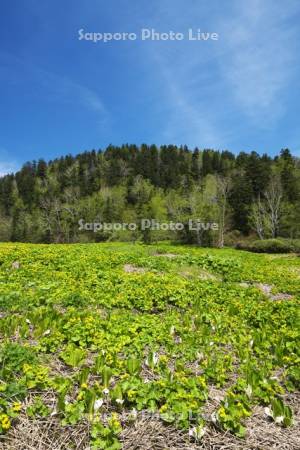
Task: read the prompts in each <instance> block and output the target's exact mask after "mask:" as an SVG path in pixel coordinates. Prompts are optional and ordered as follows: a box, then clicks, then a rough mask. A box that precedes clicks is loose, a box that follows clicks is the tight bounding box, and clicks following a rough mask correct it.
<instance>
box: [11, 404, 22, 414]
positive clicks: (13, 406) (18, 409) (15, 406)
mask: <svg viewBox="0 0 300 450" xmlns="http://www.w3.org/2000/svg"><path fill="white" fill-rule="evenodd" d="M12 409H13V411H15V412H19V411H21V409H22V404H21V403H19V402H15V403H13V405H12Z"/></svg>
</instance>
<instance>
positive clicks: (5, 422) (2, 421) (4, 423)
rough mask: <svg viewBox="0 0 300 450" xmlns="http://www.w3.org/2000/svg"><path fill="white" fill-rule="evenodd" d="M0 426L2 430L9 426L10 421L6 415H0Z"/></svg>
mask: <svg viewBox="0 0 300 450" xmlns="http://www.w3.org/2000/svg"><path fill="white" fill-rule="evenodd" d="M0 425H1V427H2V428H3V430H8V429H9V428H10V426H11V423H10V420H9V418H8V416H7V415H6V414H1V415H0Z"/></svg>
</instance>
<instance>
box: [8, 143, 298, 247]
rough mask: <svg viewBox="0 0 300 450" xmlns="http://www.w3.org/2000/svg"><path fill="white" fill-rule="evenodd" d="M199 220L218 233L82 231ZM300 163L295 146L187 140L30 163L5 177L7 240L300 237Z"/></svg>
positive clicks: (215, 241) (208, 241) (207, 241)
mask: <svg viewBox="0 0 300 450" xmlns="http://www.w3.org/2000/svg"><path fill="white" fill-rule="evenodd" d="M147 218H148V219H155V220H159V221H170V220H171V221H175V222H182V223H184V224H187V223H188V221H189V220H190V219H195V220H196V219H200V220H202V221H203V222H215V223H218V224H219V229H218V231H217V232H212V231H211V230H196V231H195V230H193V231H191V230H189V229H188V227H187V226H186V227H184V229H183V230H181V231H180V232H164V231H151V230H141V229H139V228H138V229H137V230H134V231H130V230H126V231H120V232H116V231H111V232H110V231H105V232H103V231H99V232H97V233H94V232H93V231H90V232H87V231H84V232H81V231H80V230H79V226H78V223H79V221H80V220H84V221H85V222H95V221H98V222H108V223H114V222H119V223H124V222H126V223H127V222H135V223H140V221H141V220H142V219H147ZM299 219H300V160H299V159H298V158H295V157H293V156H292V155H291V152H290V151H289V150H288V149H283V150H281V152H280V154H279V155H278V156H276V157H274V158H272V157H270V156H268V155H267V154H263V155H262V156H260V155H259V154H258V153H256V152H251V153H245V152H241V153H239V154H238V155H234V154H233V153H231V152H229V151H216V150H212V149H204V150H199V149H198V148H196V149H194V150H190V149H189V148H188V147H187V146H180V147H178V146H175V145H168V146H161V147H157V146H156V145H150V146H148V145H145V144H143V145H141V146H139V147H138V146H136V145H122V146H112V145H110V146H108V147H107V148H106V149H105V150H98V151H96V150H92V151H86V152H84V153H81V154H79V155H77V156H71V155H67V156H64V157H61V158H58V159H55V160H53V161H49V162H46V161H44V160H43V159H40V160H39V161H32V162H27V163H26V164H24V165H23V167H22V168H21V170H19V171H18V172H16V173H15V174H9V175H6V176H4V177H2V178H0V241H20V242H44V243H51V242H56V243H59V242H62V243H64V242H66V243H68V242H95V241H96V242H99V241H103V240H114V239H115V240H132V241H136V240H143V241H144V242H151V241H153V240H160V239H171V240H178V241H181V242H188V243H197V244H199V245H217V246H223V245H224V244H227V245H228V243H229V244H230V242H231V241H232V240H235V239H237V238H238V237H240V236H248V235H251V234H253V235H256V236H257V237H258V238H260V239H266V238H270V237H278V236H282V237H288V238H297V237H300V227H299Z"/></svg>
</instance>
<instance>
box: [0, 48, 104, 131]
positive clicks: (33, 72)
mask: <svg viewBox="0 0 300 450" xmlns="http://www.w3.org/2000/svg"><path fill="white" fill-rule="evenodd" d="M0 63H1V67H2V69H3V70H4V73H6V76H7V78H9V79H14V73H16V67H19V73H20V74H22V77H19V78H18V80H21V82H22V79H23V77H25V78H26V77H28V78H30V80H31V83H32V85H33V86H34V93H35V95H39V96H40V97H41V98H43V99H46V100H47V101H52V102H56V103H58V104H63V103H67V104H70V105H73V106H74V107H75V108H83V109H84V110H88V111H91V112H93V113H95V118H96V121H97V122H98V123H105V122H107V121H108V119H109V113H108V110H107V108H106V107H105V105H104V102H103V100H102V98H101V96H100V94H99V93H98V92H96V91H95V90H93V89H91V88H90V87H88V86H85V85H83V84H82V83H78V82H77V81H74V80H73V79H71V78H69V77H67V76H63V75H59V74H57V73H53V72H50V71H48V70H45V69H44V68H42V67H39V66H37V65H35V64H30V63H29V62H28V61H26V63H25V62H24V61H23V60H22V59H20V58H17V57H15V56H13V55H8V54H3V53H2V54H0ZM15 82H17V81H15Z"/></svg>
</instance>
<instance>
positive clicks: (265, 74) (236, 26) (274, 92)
mask: <svg viewBox="0 0 300 450" xmlns="http://www.w3.org/2000/svg"><path fill="white" fill-rule="evenodd" d="M297 11H299V3H298V2H297V3H296V2H295V1H294V0H286V1H285V2H274V1H271V0H265V1H264V2H262V1H260V0H248V1H246V2H241V1H237V0H236V1H235V2H234V9H233V12H232V17H231V19H229V18H228V16H225V17H224V19H223V20H222V21H221V23H220V29H221V35H223V37H225V36H226V38H225V46H224V48H223V49H222V54H220V67H221V72H222V75H223V77H224V79H225V80H226V81H227V85H228V89H229V91H230V92H231V94H232V97H233V99H234V101H235V102H236V106H237V108H239V109H240V110H241V113H244V114H245V115H247V116H249V118H250V119H252V120H254V121H255V122H257V123H258V122H260V123H261V124H264V125H272V123H273V122H274V120H276V119H277V118H279V117H280V116H281V115H283V114H284V112H285V109H286V107H285V104H284V98H282V95H283V94H284V92H285V90H287V88H288V87H289V82H290V81H291V79H292V77H293V71H294V69H295V67H297V65H298V64H297V58H298V52H297V45H298V44H297V38H296V34H297V31H298V30H297V24H296V23H295V22H293V23H291V21H290V19H291V18H292V17H293V15H295V14H296V12H297Z"/></svg>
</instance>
